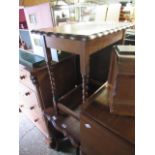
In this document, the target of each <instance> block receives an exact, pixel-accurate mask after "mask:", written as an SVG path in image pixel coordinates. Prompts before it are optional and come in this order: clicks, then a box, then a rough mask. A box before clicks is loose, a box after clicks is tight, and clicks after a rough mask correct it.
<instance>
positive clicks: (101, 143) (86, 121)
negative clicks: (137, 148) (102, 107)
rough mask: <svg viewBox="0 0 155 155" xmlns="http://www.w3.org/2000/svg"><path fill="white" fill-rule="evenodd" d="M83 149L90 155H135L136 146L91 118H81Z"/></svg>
mask: <svg viewBox="0 0 155 155" xmlns="http://www.w3.org/2000/svg"><path fill="white" fill-rule="evenodd" d="M80 131H81V147H82V151H83V152H85V153H86V154H88V155H95V154H96V155H134V146H133V145H132V144H130V143H128V142H126V141H125V140H123V139H121V138H119V137H118V136H116V135H115V134H113V133H112V132H111V131H109V130H108V129H106V128H104V127H103V126H101V125H100V124H97V123H96V122H95V121H93V120H91V119H90V118H88V117H86V116H84V115H82V117H81V130H80Z"/></svg>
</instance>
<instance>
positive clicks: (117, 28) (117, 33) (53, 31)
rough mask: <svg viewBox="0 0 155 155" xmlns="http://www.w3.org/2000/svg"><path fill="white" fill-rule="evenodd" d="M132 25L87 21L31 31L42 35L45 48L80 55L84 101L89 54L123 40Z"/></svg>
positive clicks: (86, 89)
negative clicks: (126, 30) (127, 29)
mask: <svg viewBox="0 0 155 155" xmlns="http://www.w3.org/2000/svg"><path fill="white" fill-rule="evenodd" d="M132 26H133V24H132V23H119V22H117V23H116V22H115V23H109V22H104V23H101V22H100V23H94V22H88V23H78V24H67V25H63V26H58V27H55V28H45V29H40V30H33V31H32V33H39V34H41V35H43V36H44V37H43V40H44V41H45V44H46V45H45V49H46V48H55V49H59V50H62V51H67V52H70V53H74V54H78V55H80V72H81V75H82V82H83V102H85V100H86V98H87V96H88V93H87V91H88V88H87V84H88V79H89V69H90V65H89V62H90V55H91V54H93V53H95V52H97V51H98V50H100V49H103V48H105V47H107V46H109V45H112V44H114V43H116V42H118V41H121V40H122V41H123V39H124V31H125V29H126V28H129V27H132Z"/></svg>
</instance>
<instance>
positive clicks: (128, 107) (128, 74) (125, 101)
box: [108, 45, 135, 116]
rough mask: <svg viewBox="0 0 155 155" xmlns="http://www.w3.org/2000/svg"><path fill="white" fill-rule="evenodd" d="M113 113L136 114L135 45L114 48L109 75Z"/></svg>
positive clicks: (110, 101)
mask: <svg viewBox="0 0 155 155" xmlns="http://www.w3.org/2000/svg"><path fill="white" fill-rule="evenodd" d="M108 84H109V105H110V111H111V113H115V114H119V115H127V116H134V115H135V47H134V46H131V45H117V46H115V47H114V48H113V52H112V57H111V65H110V71H109V77H108Z"/></svg>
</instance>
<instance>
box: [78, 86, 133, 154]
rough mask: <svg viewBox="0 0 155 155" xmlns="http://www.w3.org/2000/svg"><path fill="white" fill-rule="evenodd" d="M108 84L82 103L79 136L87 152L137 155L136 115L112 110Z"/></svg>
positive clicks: (83, 149) (84, 151)
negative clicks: (122, 114)
mask: <svg viewBox="0 0 155 155" xmlns="http://www.w3.org/2000/svg"><path fill="white" fill-rule="evenodd" d="M108 89H109V88H108V84H107V83H105V84H104V85H103V86H102V87H100V88H99V89H98V90H97V91H96V92H95V93H94V94H93V95H92V96H91V97H90V98H89V99H88V101H87V103H86V104H84V105H83V109H82V113H81V124H80V136H81V151H82V152H83V153H84V154H86V155H94V154H97V155H134V148H135V145H134V141H135V139H134V138H135V136H134V123H135V122H134V117H128V116H119V115H114V114H111V113H110V112H109V103H108Z"/></svg>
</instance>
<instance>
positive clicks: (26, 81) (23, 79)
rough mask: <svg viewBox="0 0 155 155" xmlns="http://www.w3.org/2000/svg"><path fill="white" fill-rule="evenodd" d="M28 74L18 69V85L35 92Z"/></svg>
mask: <svg viewBox="0 0 155 155" xmlns="http://www.w3.org/2000/svg"><path fill="white" fill-rule="evenodd" d="M30 76H31V75H30V72H28V71H27V70H25V69H23V68H20V69H19V81H20V83H22V84H24V85H26V86H27V87H29V88H31V89H33V90H35V86H34V85H33V83H32V81H31V78H30Z"/></svg>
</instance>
